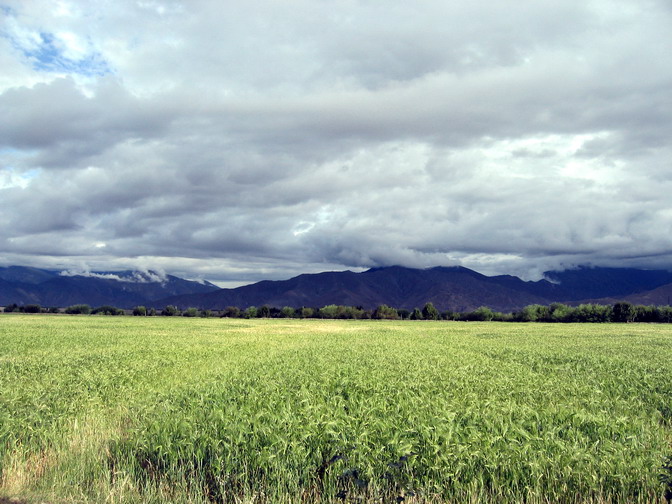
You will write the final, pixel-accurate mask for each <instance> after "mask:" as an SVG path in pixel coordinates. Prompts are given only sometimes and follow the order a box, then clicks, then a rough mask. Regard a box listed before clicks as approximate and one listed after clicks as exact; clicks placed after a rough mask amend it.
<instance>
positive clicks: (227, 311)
mask: <svg viewBox="0 0 672 504" xmlns="http://www.w3.org/2000/svg"><path fill="white" fill-rule="evenodd" d="M221 316H222V317H228V318H239V317H240V308H238V307H237V306H227V307H226V308H224V311H223V312H222V315H221Z"/></svg>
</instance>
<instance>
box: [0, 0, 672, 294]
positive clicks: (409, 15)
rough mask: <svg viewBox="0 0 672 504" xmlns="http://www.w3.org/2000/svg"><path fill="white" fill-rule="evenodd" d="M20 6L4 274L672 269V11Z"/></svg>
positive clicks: (310, 4)
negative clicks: (17, 266) (12, 265)
mask: <svg viewBox="0 0 672 504" xmlns="http://www.w3.org/2000/svg"><path fill="white" fill-rule="evenodd" d="M5 5H6V7H5V8H4V9H3V10H2V12H1V13H0V15H1V16H2V17H3V24H2V28H0V30H1V31H2V36H0V65H2V68H3V72H2V74H1V75H0V143H1V144H2V145H0V211H1V212H2V214H3V218H4V220H5V222H6V223H8V225H7V226H5V227H3V228H2V229H1V230H0V259H2V260H3V261H4V262H7V261H13V262H16V263H21V264H25V263H30V264H35V265H43V266H44V265H52V266H54V267H58V268H59V269H64V270H69V269H72V268H76V267H78V265H79V264H80V263H84V264H87V265H89V266H90V267H91V268H92V269H94V270H103V271H110V270H113V269H116V268H129V269H132V268H134V267H135V265H140V266H141V267H144V268H146V269H148V270H150V269H154V268H156V267H161V268H163V269H165V270H166V271H170V272H171V273H172V272H174V273H178V274H182V275H184V276H187V277H191V278H195V277H196V278H197V277H200V278H208V279H213V280H216V281H218V282H220V283H222V284H226V285H231V284H233V283H236V282H244V281H251V280H257V279H261V278H283V277H288V276H291V275H293V274H297V273H300V272H304V271H306V272H307V271H311V272H314V271H320V270H322V269H345V268H354V269H356V268H360V267H367V266H375V265H382V264H392V263H401V264H407V265H410V266H432V265H436V264H463V265H465V266H468V267H472V268H475V269H477V270H480V271H484V272H488V273H493V274H494V273H507V272H511V273H515V274H519V275H522V276H525V277H527V278H532V277H535V278H538V277H539V276H540V275H541V272H543V270H544V268H549V267H562V266H570V265H575V264H580V263H582V262H590V263H593V264H602V263H603V264H609V265H615V264H624V265H625V264H627V265H643V266H646V265H655V266H656V267H660V266H661V265H662V266H665V267H670V266H672V262H670V260H671V259H672V258H671V257H670V256H669V253H668V251H669V250H670V246H671V245H672V243H671V242H670V240H671V239H670V238H668V237H669V236H672V234H671V233H669V231H672V229H671V228H672V222H671V221H670V216H669V215H668V212H667V209H668V208H669V203H668V199H669V198H668V194H669V192H670V185H671V184H672V180H671V179H672V175H670V174H671V173H672V172H671V171H670V164H669V160H670V159H672V147H670V146H669V138H670V136H671V134H672V119H671V118H672V104H671V103H670V100H669V88H670V82H672V65H671V64H670V63H668V60H669V58H668V57H667V54H666V48H667V47H669V46H670V43H671V42H672V35H670V33H669V26H670V21H672V19H670V18H671V17H672V12H671V10H670V9H669V6H668V5H667V4H666V3H664V2H662V1H655V0H654V1H651V2H647V3H635V2H631V1H626V0H617V1H615V2H603V1H595V0H593V1H589V2H579V1H578V0H576V1H562V2H561V1H555V0H544V1H541V2H526V3H525V2H524V3H521V2H502V3H496V4H493V3H492V2H480V1H479V2H467V3H452V4H447V3H445V2H439V1H430V2H423V3H408V2H401V1H391V2H385V3H384V4H383V3H371V2H344V3H339V4H333V5H330V6H329V8H325V5H324V4H322V3H319V2H314V1H309V0H297V1H296V2H292V4H291V6H288V4H287V3H283V2H275V1H271V0H253V1H250V2H244V3H238V4H231V3H228V4H227V3H222V2H217V1H214V0H195V1H193V2H188V3H187V2H181V1H178V0H174V1H170V2H154V1H143V2H135V1H130V0H129V1H124V0H121V1H119V2H114V3H113V4H107V3H100V2H74V1H65V0H62V1H59V2H48V1H46V0H36V1H32V2H21V1H18V0H10V1H6V2H5Z"/></svg>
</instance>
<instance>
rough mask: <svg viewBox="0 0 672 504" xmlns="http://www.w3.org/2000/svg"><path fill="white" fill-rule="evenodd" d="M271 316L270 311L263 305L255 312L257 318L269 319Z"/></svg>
mask: <svg viewBox="0 0 672 504" xmlns="http://www.w3.org/2000/svg"><path fill="white" fill-rule="evenodd" d="M270 316H271V309H270V308H269V307H268V306H266V305H264V306H262V307H261V308H259V311H258V312H257V317H259V318H269V317H270Z"/></svg>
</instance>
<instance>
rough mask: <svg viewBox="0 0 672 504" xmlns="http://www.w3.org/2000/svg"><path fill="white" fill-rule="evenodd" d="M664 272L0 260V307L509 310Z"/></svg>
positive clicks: (665, 294) (590, 295)
mask: <svg viewBox="0 0 672 504" xmlns="http://www.w3.org/2000/svg"><path fill="white" fill-rule="evenodd" d="M670 296H672V273H671V272H669V271H666V270H641V269H634V268H600V267H578V268H575V269H571V270H563V271H548V272H546V273H545V274H544V278H543V279H541V280H537V281H525V280H522V279H520V278H519V277H516V276H512V275H495V276H486V275H483V274H481V273H479V272H477V271H474V270H471V269H469V268H465V267H463V266H435V267H432V268H426V269H417V268H408V267H405V266H398V265H395V266H384V267H376V268H371V269H368V270H366V271H363V272H361V273H355V272H352V271H349V270H345V271H323V272H320V273H304V274H301V275H297V276H295V277H292V278H289V279H287V280H262V281H260V282H256V283H253V284H249V285H244V286H242V287H236V288H233V289H220V288H219V287H217V286H216V285H214V284H212V283H210V282H207V281H203V282H197V281H192V280H185V279H182V278H179V277H176V276H173V275H165V274H162V273H158V272H156V271H151V270H150V271H133V270H125V271H102V272H89V271H86V272H77V271H65V272H59V271H56V270H46V269H40V268H33V267H27V266H8V267H0V306H1V305H7V304H11V303H17V304H40V305H42V306H45V307H47V306H56V307H61V308H63V307H66V306H70V305H73V304H88V305H90V306H101V305H113V306H117V307H119V308H132V307H134V306H137V305H145V306H147V307H155V308H163V307H165V306H167V305H171V304H172V305H176V306H177V307H179V308H182V309H184V308H188V307H197V308H202V309H212V310H218V309H219V310H221V309H224V308H225V307H227V306H237V307H239V308H247V307H249V306H263V305H267V306H275V307H278V308H279V307H283V306H291V307H293V308H299V307H302V306H310V307H322V306H326V305H330V304H338V305H347V306H361V307H363V308H366V309H374V308H375V307H377V306H379V305H381V304H387V305H389V306H393V307H395V308H405V309H413V308H416V307H422V306H423V305H424V304H425V303H427V302H432V303H433V304H434V305H435V306H436V307H437V308H438V309H439V310H451V311H456V312H465V311H471V310H474V309H476V308H478V307H479V306H487V307H489V308H491V309H493V310H495V311H502V312H511V311H516V310H519V309H521V308H523V307H524V306H527V305H530V304H545V305H547V304H550V303H553V302H563V303H568V304H577V303H579V302H602V303H613V302H616V301H631V302H635V303H640V302H641V301H646V300H650V301H655V302H657V303H659V304H660V303H661V302H664V301H665V300H667V301H668V303H669V299H670Z"/></svg>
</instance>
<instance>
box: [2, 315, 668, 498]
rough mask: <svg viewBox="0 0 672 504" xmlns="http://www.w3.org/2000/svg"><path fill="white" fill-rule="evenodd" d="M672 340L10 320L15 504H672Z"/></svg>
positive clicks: (510, 329) (293, 324) (546, 327)
mask: <svg viewBox="0 0 672 504" xmlns="http://www.w3.org/2000/svg"><path fill="white" fill-rule="evenodd" d="M671 497H672V327H670V326H668V325H645V324H602V325H597V324H595V325H592V324H580V325H572V324H513V323H462V322H425V321H416V322H411V321H404V322H392V321H335V320H326V321H325V320H291V319H277V320H276V319H274V320H229V319H187V318H171V317H161V318H144V317H102V316H46V315H3V316H0V502H2V501H3V498H4V499H5V500H7V499H10V498H11V499H19V502H49V503H60V502H81V503H98V502H100V503H103V502H106V503H129V502H130V503H133V502H136V503H145V502H147V503H149V502H151V503H169V502H170V503H187V502H190V503H209V502H227V503H228V502H250V503H294V502H297V503H299V502H305V503H312V502H324V503H327V502H329V503H330V502H334V503H340V502H363V503H368V502H393V503H399V502H406V503H442V502H456V503H457V502H460V503H461V502H474V503H476V502H528V503H534V502H560V503H573V502H594V503H598V502H600V503H601V502H661V503H663V502H667V499H669V498H671Z"/></svg>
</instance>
